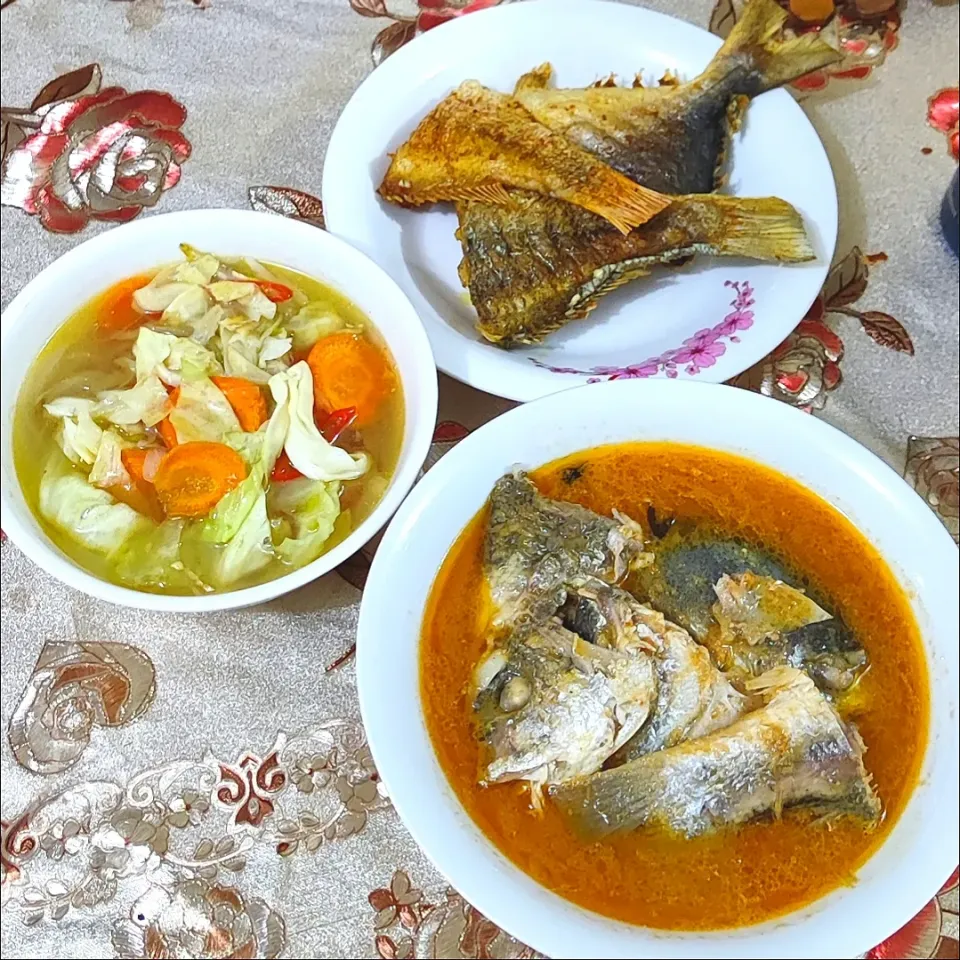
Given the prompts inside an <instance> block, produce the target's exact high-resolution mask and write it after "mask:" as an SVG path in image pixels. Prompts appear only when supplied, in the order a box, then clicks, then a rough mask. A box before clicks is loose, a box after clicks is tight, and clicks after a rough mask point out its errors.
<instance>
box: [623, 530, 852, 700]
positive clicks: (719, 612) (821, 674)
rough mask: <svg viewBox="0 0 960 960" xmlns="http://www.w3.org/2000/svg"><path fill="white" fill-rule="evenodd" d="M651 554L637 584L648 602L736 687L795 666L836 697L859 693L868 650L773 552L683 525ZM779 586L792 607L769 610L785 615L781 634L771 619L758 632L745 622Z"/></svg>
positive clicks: (761, 623)
mask: <svg viewBox="0 0 960 960" xmlns="http://www.w3.org/2000/svg"><path fill="white" fill-rule="evenodd" d="M649 549H650V550H651V551H652V552H653V553H654V556H655V560H654V562H652V563H649V564H646V565H645V566H644V567H642V568H639V569H638V570H637V573H636V578H635V582H636V586H637V588H638V589H639V591H640V595H641V597H642V599H643V600H645V601H646V602H648V603H649V604H650V605H651V606H653V607H656V609H658V610H662V611H663V613H664V614H665V615H666V616H667V617H668V618H669V619H670V620H673V621H674V622H676V623H678V624H680V625H681V626H682V627H684V628H686V629H687V630H689V631H690V633H691V634H693V636H694V637H695V638H696V639H697V640H698V641H699V642H700V643H703V644H705V645H706V646H707V647H708V648H709V649H710V652H711V653H712V654H713V657H714V659H715V661H716V662H717V663H718V664H719V665H720V667H721V668H722V669H723V670H724V671H726V672H727V675H728V676H729V677H730V679H731V680H732V681H733V682H734V683H738V684H741V685H742V684H743V682H744V681H746V680H748V679H750V678H751V677H755V676H757V675H759V674H761V673H765V672H766V671H768V670H770V669H772V668H773V667H777V666H792V667H797V668H798V669H802V670H804V671H805V672H807V673H808V674H809V675H810V676H811V677H812V678H813V679H814V680H815V681H816V683H817V685H818V686H819V687H820V688H821V689H823V690H826V691H829V692H831V693H836V692H841V691H843V690H846V689H848V688H849V687H851V686H852V685H853V684H854V682H855V681H856V680H857V678H858V677H859V676H860V675H861V674H862V673H863V671H864V669H865V668H866V666H867V662H868V657H867V654H866V651H864V649H863V647H862V646H861V645H860V643H859V642H858V641H857V639H856V637H855V636H854V634H853V632H852V631H851V630H850V629H849V627H847V626H846V625H845V624H844V623H843V622H842V621H841V620H840V619H838V618H836V617H830V615H829V614H828V613H827V612H826V611H825V610H823V609H822V608H821V607H819V606H818V605H817V604H816V603H814V602H813V600H811V599H810V598H809V597H807V596H806V595H804V594H802V593H800V592H799V591H798V590H796V588H795V587H793V586H791V585H790V580H791V575H790V572H789V571H788V570H787V569H786V568H785V567H784V566H783V564H781V563H780V562H778V561H777V560H775V559H774V558H773V557H771V556H770V555H769V554H767V553H766V552H765V551H763V550H760V549H758V548H756V547H754V546H751V545H749V544H747V543H744V542H742V541H739V540H735V539H730V538H728V537H726V536H723V535H717V536H713V535H712V534H710V533H709V532H707V533H698V532H697V531H696V530H694V531H692V532H690V531H687V530H684V529H681V528H680V527H679V525H678V526H676V527H674V528H673V529H671V530H670V532H669V533H668V534H667V535H666V537H664V538H663V539H662V540H660V541H659V542H658V543H655V544H653V545H651V547H650V548H649ZM771 584H780V587H777V588H774V590H775V591H776V592H775V594H774V595H776V593H780V594H781V600H783V598H784V597H785V598H792V602H790V603H781V604H780V609H779V610H777V609H776V604H774V609H772V610H771V611H768V612H769V613H770V614H771V616H779V618H780V619H779V623H780V626H779V629H775V628H774V627H775V624H774V622H773V621H771V620H770V619H769V618H760V619H759V620H758V619H757V618H756V617H753V620H752V623H753V628H752V629H751V628H750V627H749V626H748V625H747V623H746V622H745V621H750V620H751V612H750V608H751V606H756V605H757V604H758V603H759V599H758V596H757V593H756V591H757V590H758V589H760V588H764V589H766V590H767V591H769V590H770V589H771ZM751 587H752V588H753V589H752V590H751ZM718 595H722V596H720V598H719V599H718ZM738 597H739V598H740V599H738ZM725 610H726V612H725ZM724 625H725V626H724Z"/></svg>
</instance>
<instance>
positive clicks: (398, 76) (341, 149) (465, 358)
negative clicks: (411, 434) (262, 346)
mask: <svg viewBox="0 0 960 960" xmlns="http://www.w3.org/2000/svg"><path fill="white" fill-rule="evenodd" d="M607 8H619V9H620V10H626V11H629V13H627V14H626V15H627V16H630V17H637V18H639V19H641V20H646V21H647V22H648V23H649V22H650V21H651V20H652V21H654V22H657V21H659V22H662V23H663V24H665V25H666V24H669V25H670V26H671V28H673V29H675V28H676V27H677V25H680V27H681V28H683V29H689V30H691V31H696V32H697V33H698V34H699V35H700V36H701V38H702V39H703V40H707V39H709V40H710V41H711V42H712V44H713V46H714V48H715V49H719V47H720V46H721V44H722V40H721V39H720V38H719V37H717V36H715V35H714V34H712V33H710V32H709V31H708V30H706V29H704V28H703V27H701V26H699V25H698V24H695V23H691V22H690V21H688V20H684V19H682V18H680V17H675V16H671V15H669V14H665V13H660V12H659V11H656V10H651V9H649V8H647V7H644V6H635V5H633V4H628V3H620V2H616V0H522V2H521V0H513V2H505V3H501V4H500V5H498V6H496V7H490V8H486V9H483V10H477V11H475V12H472V13H470V14H469V15H467V16H464V17H458V18H455V19H452V20H450V21H448V22H446V23H443V24H440V25H439V26H437V27H435V28H434V29H432V30H430V31H427V32H425V33H422V34H420V35H419V36H417V37H415V38H414V40H413V41H411V42H410V43H408V44H405V45H404V46H403V47H401V48H400V49H399V50H398V51H396V52H395V53H394V54H392V55H391V56H390V57H389V58H388V59H387V60H384V61H383V62H382V63H381V64H380V65H379V66H377V67H376V68H375V69H374V70H373V71H371V73H370V74H369V75H368V76H367V77H366V78H365V79H364V80H363V82H362V83H361V84H360V86H359V87H357V89H356V90H355V91H354V93H353V94H352V95H351V97H350V99H349V100H348V101H347V104H346V106H345V107H344V109H343V110H342V111H341V113H340V116H339V117H338V118H337V122H336V124H335V126H334V129H333V132H332V134H331V136H330V141H329V144H328V147H327V152H326V156H325V158H324V165H323V173H322V182H321V197H322V200H323V204H324V214H325V218H326V223H327V229H328V230H329V231H330V232H332V233H334V234H336V235H337V236H339V237H341V238H342V239H344V240H346V241H347V242H348V243H351V244H353V245H354V246H357V247H358V248H359V249H361V250H362V251H363V252H364V253H366V255H367V256H369V257H370V258H371V259H373V260H374V261H375V262H376V263H378V264H380V265H381V266H382V267H383V268H384V269H385V270H386V271H387V272H388V273H390V274H391V276H393V277H394V279H395V280H396V282H397V284H398V285H399V286H400V287H401V289H402V290H403V292H404V293H405V294H406V295H407V297H408V298H409V299H410V300H411V301H412V302H413V303H414V306H415V307H416V308H417V312H418V313H419V314H420V315H421V322H422V323H423V324H424V327H425V328H426V329H427V334H428V336H429V338H430V341H431V345H432V347H433V350H434V355H435V357H436V360H437V366H438V368H439V369H440V370H441V371H442V372H443V373H445V374H447V375H448V376H451V377H453V378H454V379H456V380H459V381H460V382H462V383H465V384H467V385H469V386H472V387H474V388H476V389H478V390H482V391H484V392H486V393H490V394H492V395H494V396H499V397H503V398H505V399H509V400H515V401H520V402H524V401H528V400H533V399H536V398H538V397H541V396H546V395H549V394H551V393H555V392H557V391H559V390H565V389H571V388H574V387H577V386H580V385H582V384H584V383H588V382H591V379H592V378H591V376H590V375H587V374H584V375H571V374H561V373H554V372H552V371H550V370H548V369H545V368H541V367H537V366H535V365H534V364H533V363H531V364H530V365H529V369H528V368H526V367H523V366H521V365H519V364H516V363H514V362H510V361H506V362H505V360H504V358H503V357H501V356H497V355H495V354H494V353H493V351H494V350H495V349H496V348H494V347H492V346H490V345H488V344H485V343H481V342H480V341H471V340H469V339H468V338H467V337H464V336H463V335H462V334H461V333H459V332H458V331H455V330H454V329H453V328H452V326H451V325H450V323H449V321H448V320H447V318H446V317H445V316H444V315H443V314H441V313H440V312H439V311H437V310H435V309H434V308H433V307H432V306H431V305H430V304H429V303H428V302H427V300H426V298H425V297H424V296H423V294H422V293H421V292H420V290H419V288H418V286H417V285H416V284H415V283H411V282H409V278H408V277H406V276H401V275H397V274H398V273H399V271H396V270H394V266H395V264H393V263H392V262H391V263H388V262H385V261H386V258H384V257H381V256H378V255H377V251H376V250H375V249H369V244H368V243H366V242H365V239H366V238H365V236H364V233H363V232H362V231H358V230H357V229H355V226H354V225H355V224H357V223H359V222H362V220H363V218H359V217H357V216H355V214H356V207H355V205H354V207H353V211H352V212H351V203H350V201H349V199H348V200H346V201H342V200H341V198H342V197H344V196H349V193H350V192H349V191H344V190H342V189H341V187H342V179H343V177H342V175H341V171H343V170H346V169H349V168H350V167H351V166H353V165H354V163H353V159H352V158H353V154H352V151H351V147H350V129H349V128H351V127H353V125H354V117H362V116H363V115H364V113H365V112H366V111H365V105H366V104H367V103H368V102H369V101H370V100H371V99H375V100H378V101H379V100H381V99H382V97H381V94H380V91H381V90H383V89H389V87H390V86H392V85H393V81H394V80H397V81H404V80H405V79H406V77H407V75H408V72H410V71H417V70H419V71H421V72H422V70H423V67H422V63H423V60H424V58H425V57H427V58H429V57H430V56H431V55H432V54H433V51H435V50H436V51H439V50H442V49H444V48H445V47H447V46H449V44H450V42H455V41H456V38H457V37H459V36H468V35H469V34H468V32H469V31H473V30H474V29H475V27H476V24H477V23H489V22H494V21H495V19H500V20H505V21H509V20H511V19H513V18H515V17H519V18H528V17H533V18H537V17H540V16H545V17H549V18H556V17H562V16H564V15H565V14H567V13H575V15H577V16H582V15H583V13H584V10H586V9H593V10H596V11H597V12H596V13H595V14H593V16H595V17H602V16H603V10H605V9H607ZM541 11H542V12H541ZM618 15H620V14H618ZM480 18H483V19H482V20H481V19H480ZM471 23H472V24H474V27H471V26H470V24H471ZM465 24H466V26H465ZM504 27H505V29H510V26H509V23H506V24H505V25H504ZM441 31H444V32H441ZM454 31H459V34H456V35H455V34H454ZM431 45H432V47H431ZM401 85H403V84H402V83H401ZM407 85H408V84H407ZM761 97H767V98H773V97H776V98H779V100H778V106H779V107H780V109H781V110H783V111H787V112H789V111H796V113H795V115H794V116H793V117H791V121H792V122H793V124H794V125H795V126H797V127H798V128H800V129H802V130H803V132H804V133H805V134H806V135H808V136H809V147H810V150H811V154H810V159H811V161H812V162H816V163H817V164H818V165H819V166H820V167H821V168H822V177H821V182H820V184H819V186H820V190H821V201H822V203H823V204H824V205H825V206H826V208H827V213H828V215H829V216H828V217H824V216H823V215H822V216H821V219H818V220H817V221H815V223H816V229H817V232H818V234H819V243H820V246H821V248H822V249H821V256H820V258H819V262H818V263H817V264H816V265H815V266H813V265H811V266H810V267H808V268H807V269H806V271H805V272H806V276H807V278H808V279H806V281H805V282H803V283H802V289H801V290H800V291H792V292H791V294H790V298H789V300H787V301H784V303H785V304H786V306H787V307H788V308H789V306H790V304H791V303H792V304H794V305H795V307H794V308H793V309H780V308H779V306H778V305H777V304H774V306H777V309H775V310H771V311H770V314H771V316H776V315H779V316H789V317H790V318H791V321H792V323H791V325H790V326H788V325H787V324H786V323H783V324H772V323H766V324H763V323H760V324H756V325H754V327H753V328H752V329H751V335H750V337H749V343H750V344H751V345H752V349H747V350H743V349H737V350H736V351H735V352H730V351H728V352H727V354H726V356H728V357H732V358H740V357H742V358H744V359H734V360H733V362H732V363H725V362H722V361H721V362H720V363H718V364H716V365H714V366H712V367H706V368H703V369H701V370H700V371H699V373H698V374H697V376H696V379H697V381H699V382H703V383H721V382H725V381H727V380H730V379H732V378H734V377H736V376H738V375H740V374H741V373H743V372H744V371H746V370H747V369H749V368H750V367H751V366H753V365H754V364H756V363H758V362H759V361H761V360H762V359H763V358H764V357H766V356H767V355H768V354H769V353H770V352H771V351H772V350H774V349H775V348H776V347H777V346H778V345H779V344H780V343H782V342H783V340H784V339H785V338H786V337H787V336H789V335H790V333H792V332H793V330H795V329H796V327H797V325H798V324H799V323H800V321H801V320H802V319H803V317H804V316H805V314H806V313H807V311H808V310H809V308H810V306H811V305H812V304H813V303H814V301H815V300H816V298H817V296H818V295H819V293H820V290H821V289H822V287H823V283H824V281H825V280H826V277H827V274H828V273H829V270H830V267H831V264H832V261H833V256H834V254H835V252H836V243H837V237H838V231H839V202H838V196H837V188H836V179H835V176H834V173H833V168H832V165H831V163H830V160H829V157H828V155H827V153H826V149H825V147H824V144H823V141H822V140H821V138H820V136H819V134H818V133H817V130H816V128H815V127H814V125H813V123H812V122H811V121H810V119H809V117H807V115H806V113H804V111H803V109H802V108H801V106H800V105H799V104H798V103H797V101H796V100H795V99H794V98H793V97H792V96H791V95H790V93H788V92H787V90H786V89H783V88H780V89H776V90H771V91H768V92H767V93H765V94H761ZM781 101H782V103H781ZM357 122H362V121H360V120H358V121H357ZM770 266H777V265H774V264H771V265H770ZM781 268H782V269H790V267H789V266H787V265H781ZM801 306H802V309H801ZM427 312H429V314H430V315H431V317H432V316H434V315H435V316H436V318H437V319H438V321H439V324H442V325H443V328H445V329H438V328H437V327H439V324H438V325H434V324H433V323H430V324H428V323H427V322H425V321H424V314H425V313H427ZM678 346H679V344H678ZM744 346H745V344H744ZM643 360H644V358H643V357H639V356H638V357H636V358H629V360H628V361H627V362H626V363H625V364H624V365H625V366H627V365H630V364H633V365H639V364H640V363H641V362H642V361H643ZM557 361H558V363H557V365H559V364H560V363H562V356H558V357H557ZM662 378H663V373H662V372H661V373H658V374H657V375H656V376H654V377H650V378H649V379H662Z"/></svg>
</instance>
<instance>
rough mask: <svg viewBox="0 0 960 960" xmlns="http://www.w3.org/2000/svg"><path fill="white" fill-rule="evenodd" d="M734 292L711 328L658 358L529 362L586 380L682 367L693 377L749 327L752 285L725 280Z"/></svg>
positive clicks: (670, 374)
mask: <svg viewBox="0 0 960 960" xmlns="http://www.w3.org/2000/svg"><path fill="white" fill-rule="evenodd" d="M723 285H724V286H725V287H730V288H731V289H732V290H734V291H736V296H735V297H734V298H733V300H732V301H731V302H730V306H731V307H732V308H733V309H732V310H731V312H730V313H728V314H727V315H726V316H725V317H724V318H723V319H722V320H721V321H720V322H719V323H718V324H717V325H716V326H715V327H705V328H704V329H703V330H698V331H697V332H696V333H695V334H694V335H693V336H692V337H687V339H686V340H684V341H683V345H682V346H680V347H678V348H676V349H674V350H667V351H666V352H665V353H661V354H660V356H658V357H650V358H649V359H647V360H644V361H643V362H642V363H634V364H630V365H628V366H625V367H591V368H590V369H589V370H578V369H576V368H574V367H553V366H551V365H550V364H548V363H544V362H543V361H542V360H537V359H536V358H534V357H531V358H530V360H531V362H532V363H534V364H536V365H537V366H538V367H542V368H543V369H544V370H549V371H550V372H551V373H572V374H576V375H577V376H581V377H582V376H587V377H589V379H588V380H587V383H599V382H600V381H601V380H630V379H634V378H641V379H642V378H646V377H655V376H656V375H657V374H658V373H661V372H662V373H665V374H666V375H667V376H668V377H670V379H676V378H677V377H678V376H679V375H680V370H681V369H682V370H683V372H684V373H686V374H688V375H689V376H691V377H695V376H696V375H697V374H698V373H700V372H701V371H702V370H706V369H707V368H708V367H712V366H713V365H714V364H715V363H716V362H717V358H718V357H722V356H723V355H724V354H725V353H726V352H727V345H726V343H724V342H723V341H724V340H728V341H730V343H739V342H740V338H739V337H738V336H737V334H738V333H739V332H740V331H741V330H749V329H750V327H752V326H753V311H752V310H751V309H750V308H751V307H752V306H753V304H754V299H753V287H751V286H750V284H749V283H748V282H747V281H745V280H744V281H742V282H741V281H737V280H726V281H724V284H723Z"/></svg>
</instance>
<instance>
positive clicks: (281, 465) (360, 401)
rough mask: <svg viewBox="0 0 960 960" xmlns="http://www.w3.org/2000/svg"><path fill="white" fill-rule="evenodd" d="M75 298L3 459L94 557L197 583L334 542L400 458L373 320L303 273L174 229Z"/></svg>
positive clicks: (213, 586) (259, 575)
mask: <svg viewBox="0 0 960 960" xmlns="http://www.w3.org/2000/svg"><path fill="white" fill-rule="evenodd" d="M181 249H182V251H183V254H184V259H183V261H182V262H179V263H176V264H172V265H170V266H165V267H163V268H161V269H159V270H157V271H153V272H152V273H149V274H146V275H143V276H136V277H130V278H129V279H126V280H123V281H122V282H120V283H118V284H116V285H115V286H114V287H112V288H110V289H109V290H107V291H105V292H104V293H102V294H101V295H99V296H97V297H95V298H94V299H93V300H91V301H90V302H89V303H87V304H85V305H84V306H83V307H81V308H80V309H79V310H78V311H77V312H76V313H75V314H74V315H73V316H72V317H70V319H69V320H67V322H66V323H65V324H64V325H63V326H62V327H61V328H60V329H59V330H58V331H57V333H56V334H55V335H54V336H53V337H52V338H51V340H50V342H49V343H48V344H47V345H46V346H45V347H44V349H43V351H42V352H41V353H40V355H39V356H38V358H37V360H36V361H35V362H34V364H33V367H32V368H31V370H30V372H29V374H28V376H27V379H26V381H25V383H24V386H23V387H22V388H21V391H20V396H19V398H18V402H17V409H16V411H15V417H14V457H15V462H16V469H17V474H18V477H19V479H20V483H21V485H22V487H23V491H24V495H25V497H26V499H27V502H28V504H29V505H30V507H31V509H32V510H33V511H34V513H35V515H36V516H37V518H38V520H39V522H40V524H41V526H42V527H43V528H44V530H45V531H46V533H47V534H48V535H49V537H50V538H51V539H52V540H53V541H54V543H56V544H57V546H59V547H60V549H61V550H62V551H63V552H64V553H65V554H67V555H68V556H69V557H70V558H71V559H72V560H74V561H75V562H76V563H77V564H79V565H80V566H81V567H83V568H84V569H86V570H88V571H89V572H90V573H92V574H94V575H96V576H98V577H100V578H102V579H104V580H108V581H110V582H112V583H116V584H120V585H122V586H126V587H132V588H134V589H137V590H145V591H149V592H153V593H165V594H203V593H210V592H215V591H227V590H235V589H238V588H240V587H246V586H251V585H254V584H257V583H262V582H264V581H267V580H272V579H274V578H276V577H279V576H282V575H283V574H285V573H288V572H290V571H291V570H295V569H297V568H298V567H302V566H303V565H304V564H307V563H310V562H311V561H313V560H315V559H316V558H317V557H319V556H320V555H321V554H322V553H324V552H325V551H327V550H329V549H330V548H331V547H332V546H333V545H334V544H336V543H338V542H339V541H341V540H342V539H343V538H344V537H345V536H346V535H347V534H349V533H350V532H351V530H353V529H354V528H355V527H356V525H357V524H358V523H360V522H361V521H362V520H363V519H364V518H365V517H366V516H367V515H368V514H369V513H370V511H371V510H372V509H373V507H374V506H375V505H376V503H377V501H378V500H379V499H380V497H381V496H382V494H383V492H384V490H385V489H386V486H387V483H388V481H389V478H390V475H391V473H392V471H393V469H394V467H395V465H396V461H397V457H398V455H399V451H400V444H401V440H402V434H403V396H402V392H401V388H400V381H399V377H398V375H397V372H396V369H395V367H394V364H393V360H392V358H391V357H390V355H389V352H388V350H387V348H386V347H385V345H384V344H383V342H382V341H381V339H380V338H379V336H378V335H377V331H376V330H375V329H374V328H373V326H372V325H371V323H370V321H369V320H368V319H367V318H366V317H365V316H364V315H363V313H362V312H361V311H360V310H359V309H358V308H357V307H355V306H354V305H353V304H351V303H350V302H349V301H347V300H346V299H344V298H343V297H342V296H341V295H340V294H338V293H337V292H336V291H334V290H332V289H331V288H330V287H328V286H325V285H324V284H322V283H320V282H319V281H318V280H315V279H313V278H311V277H307V276H304V275H303V274H300V273H296V272H293V271H291V270H288V269H285V268H283V267H280V266H277V265H275V264H262V263H259V262H258V261H255V260H252V259H250V258H244V259H227V258H224V257H218V256H216V255H214V254H210V253H204V252H201V251H199V250H196V249H194V248H192V247H189V246H187V245H183V246H182V247H181Z"/></svg>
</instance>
